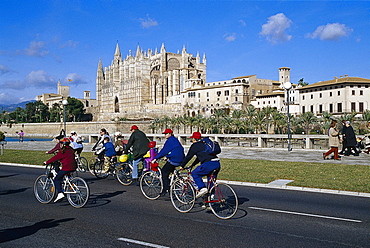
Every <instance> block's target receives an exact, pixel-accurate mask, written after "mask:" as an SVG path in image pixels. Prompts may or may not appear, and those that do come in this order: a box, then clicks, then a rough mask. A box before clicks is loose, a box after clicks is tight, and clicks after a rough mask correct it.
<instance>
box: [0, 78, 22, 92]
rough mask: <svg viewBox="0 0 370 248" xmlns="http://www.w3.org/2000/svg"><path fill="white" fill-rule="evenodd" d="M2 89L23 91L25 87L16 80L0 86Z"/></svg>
mask: <svg viewBox="0 0 370 248" xmlns="http://www.w3.org/2000/svg"><path fill="white" fill-rule="evenodd" d="M0 86H1V88H2V89H12V90H24V89H25V88H26V87H27V86H26V85H25V84H24V83H23V82H22V81H18V80H10V81H6V82H4V83H1V84H0Z"/></svg>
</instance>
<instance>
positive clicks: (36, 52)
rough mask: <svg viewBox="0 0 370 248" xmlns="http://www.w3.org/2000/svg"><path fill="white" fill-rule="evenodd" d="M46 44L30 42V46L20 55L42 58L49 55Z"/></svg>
mask: <svg viewBox="0 0 370 248" xmlns="http://www.w3.org/2000/svg"><path fill="white" fill-rule="evenodd" d="M45 47H46V42H43V41H31V43H30V46H29V47H28V48H26V49H24V51H22V52H21V53H24V54H25V55H27V56H30V57H44V56H46V55H48V54H49V50H47V49H46V48H45Z"/></svg>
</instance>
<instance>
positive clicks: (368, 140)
mask: <svg viewBox="0 0 370 248" xmlns="http://www.w3.org/2000/svg"><path fill="white" fill-rule="evenodd" d="M366 127H367V130H368V133H367V134H365V137H364V139H365V150H364V153H366V154H370V121H369V122H368V123H367V125H366Z"/></svg>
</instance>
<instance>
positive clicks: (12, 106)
mask: <svg viewBox="0 0 370 248" xmlns="http://www.w3.org/2000/svg"><path fill="white" fill-rule="evenodd" d="M29 102H35V100H32V101H25V102H20V103H15V104H0V111H1V112H2V111H6V112H13V111H14V110H15V109H16V108H18V107H19V108H23V109H24V108H26V104H27V103H29Z"/></svg>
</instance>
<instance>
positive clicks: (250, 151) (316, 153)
mask: <svg viewBox="0 0 370 248" xmlns="http://www.w3.org/2000/svg"><path fill="white" fill-rule="evenodd" d="M54 146H55V142H54V141H27V142H22V143H18V142H8V143H7V144H6V145H5V151H4V152H6V149H20V150H36V151H48V150H50V149H51V148H53V147H54ZM92 146H93V144H84V151H85V152H89V151H91V148H92ZM187 149H188V147H185V151H187ZM323 152H326V150H312V149H310V150H308V149H295V150H292V151H290V152H289V151H288V149H281V148H246V147H222V153H221V154H220V155H219V157H220V158H235V159H242V158H244V159H257V160H258V159H261V160H271V161H289V162H294V161H296V162H315V163H335V164H350V165H368V166H370V155H369V154H365V153H361V154H360V156H357V157H355V156H352V155H351V156H342V160H341V161H338V160H333V159H330V160H323V158H322V153H323Z"/></svg>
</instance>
